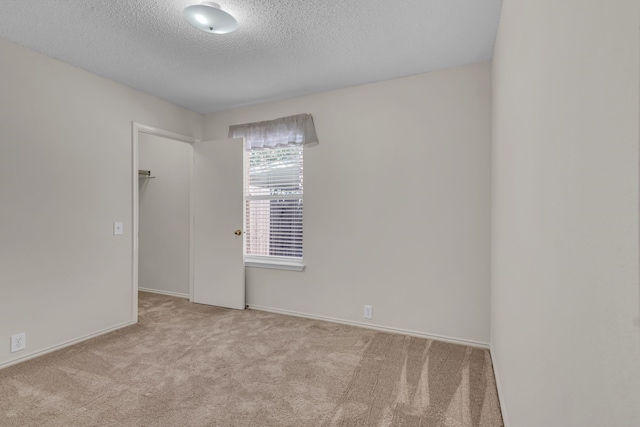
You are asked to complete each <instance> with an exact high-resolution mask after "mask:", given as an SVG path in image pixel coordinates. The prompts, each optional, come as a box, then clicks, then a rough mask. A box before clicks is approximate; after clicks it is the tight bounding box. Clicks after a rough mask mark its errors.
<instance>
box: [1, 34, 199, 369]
mask: <svg viewBox="0 0 640 427" xmlns="http://www.w3.org/2000/svg"><path fill="white" fill-rule="evenodd" d="M0 76H1V77H2V78H0V141H1V142H0V201H1V203H0V223H1V224H2V227H0V365H2V364H6V363H7V362H10V361H12V360H15V359H16V358H19V357H23V356H28V355H30V354H34V353H36V352H39V351H42V350H45V349H47V348H51V347H53V346H57V345H60V344H62V343H64V342H67V341H70V340H75V339H78V338H80V337H83V336H86V335H88V334H92V333H95V332H98V331H101V330H104V329H108V328H112V327H115V326H117V325H121V324H124V323H127V322H131V321H132V318H131V316H132V292H131V289H132V287H131V286H132V285H131V275H132V264H131V259H132V253H131V211H132V178H131V167H132V166H131V122H132V121H137V122H141V123H144V124H147V125H150V126H155V127H159V128H163V129H168V130H171V131H174V132H177V133H181V134H185V135H191V136H195V137H200V132H201V130H202V116H201V115H199V114H196V113H193V112H190V111H187V110H185V109H183V108H179V107H176V106H174V105H172V104H169V103H167V102H165V101H162V100H160V99H157V98H153V97H151V96H148V95H145V94H143V93H141V92H138V91H135V90H132V89H130V88H128V87H125V86H122V85H119V84H116V83H114V82H112V81H109V80H106V79H103V78H100V77H98V76H95V75H93V74H90V73H87V72H85V71H83V70H80V69H78V68H74V67H72V66H69V65H66V64H63V63H61V62H58V61H55V60H53V59H50V58H47V57H45V56H43V55H40V54H38V53H35V52H33V51H30V50H27V49H25V48H23V47H20V46H18V45H15V44H12V43H9V42H6V41H3V40H0ZM113 221H123V222H124V227H125V228H124V229H125V234H124V235H123V236H113V235H112V223H113ZM19 332H26V334H27V349H26V350H25V351H23V352H20V353H9V336H10V335H12V334H16V333H19Z"/></svg>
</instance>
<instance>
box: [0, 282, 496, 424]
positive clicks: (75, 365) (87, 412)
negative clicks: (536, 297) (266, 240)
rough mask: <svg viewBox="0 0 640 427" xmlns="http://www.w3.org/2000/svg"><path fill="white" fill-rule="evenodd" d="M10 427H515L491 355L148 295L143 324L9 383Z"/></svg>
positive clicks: (0, 416)
mask: <svg viewBox="0 0 640 427" xmlns="http://www.w3.org/2000/svg"><path fill="white" fill-rule="evenodd" d="M0 425H2V426H47V427H53V426H65V427H66V426H225V427H227V426H327V427H329V426H416V427H418V426H423V427H424V426H434V427H444V426H452V427H457V426H471V427H478V426H480V427H485V426H492V427H493V426H502V425H503V423H502V419H501V416H500V408H499V403H498V398H497V393H496V386H495V381H494V377H493V370H492V366H491V360H490V357H489V352H488V351H486V350H481V349H475V348H471V347H465V346H459V345H453V344H446V343H442V342H438V341H431V340H425V339H419V338H412V337H407V336H403V335H394V334H387V333H380V332H376V331H372V330H367V329H362V328H356V327H351V326H344V325H339V324H333V323H326V322H321V321H315V320H308V319H300V318H295V317H289V316H281V315H276V314H271V313H265V312H259V311H253V310H245V311H234V310H226V309H221V308H215V307H209V306H203V305H196V304H190V303H189V302H188V301H186V300H182V299H179V298H174V297H167V296H161V295H154V294H149V293H142V292H141V293H140V323H139V324H137V325H135V326H131V327H128V328H126V329H123V330H120V331H117V332H113V333H110V334H108V335H104V336H101V337H98V338H95V339H93V340H90V341H87V342H84V343H81V344H78V345H75V346H72V347H68V348H66V349H63V350H60V351H57V352H55V353H51V354H48V355H45V356H42V357H40V358H37V359H33V360H30V361H27V362H24V363H21V364H18V365H14V366H11V367H9V368H6V369H3V370H0Z"/></svg>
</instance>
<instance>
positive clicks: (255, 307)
mask: <svg viewBox="0 0 640 427" xmlns="http://www.w3.org/2000/svg"><path fill="white" fill-rule="evenodd" d="M247 307H248V308H250V309H252V310H258V311H267V312H269V313H275V314H284V315H285V316H294V317H303V318H305V319H314V320H324V321H326V322H332V323H340V324H342V325H349V326H356V327H359V328H365V329H373V330H375V331H382V332H390V333H393V334H402V335H409V336H411V337H417V338H426V339H430V340H436V341H444V342H448V343H452V344H462V345H466V346H471V347H478V348H483V349H489V348H490V346H489V344H488V343H483V342H478V341H472V340H465V339H461V338H452V337H447V336H444V335H436V334H425V333H423V332H417V331H411V330H408V329H401V328H392V327H388V326H381V325H375V324H371V323H363V322H355V321H353V320H345V319H337V318H335V317H327V316H318V315H315V314H307V313H300V312H297V311H291V310H282V309H279V308H272V307H264V306H261V305H253V304H249V305H247Z"/></svg>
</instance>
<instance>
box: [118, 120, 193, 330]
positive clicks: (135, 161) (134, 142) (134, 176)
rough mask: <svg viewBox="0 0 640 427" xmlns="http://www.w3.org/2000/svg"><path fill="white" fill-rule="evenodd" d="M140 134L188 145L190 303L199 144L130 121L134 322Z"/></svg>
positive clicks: (134, 315) (135, 315)
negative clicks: (194, 175) (194, 163)
mask: <svg viewBox="0 0 640 427" xmlns="http://www.w3.org/2000/svg"><path fill="white" fill-rule="evenodd" d="M141 133H145V134H148V135H152V136H159V137H162V138H168V139H173V140H175V141H178V142H186V143H188V144H189V145H190V146H191V154H190V156H189V157H190V159H189V301H193V266H194V265H193V261H194V238H193V230H194V220H195V218H194V201H193V174H194V165H193V161H194V151H193V143H195V142H201V140H200V139H198V138H194V137H192V136H187V135H181V134H179V133H175V132H171V131H168V130H165V129H160V128H156V127H153V126H147V125H144V124H142V123H138V122H131V159H132V161H131V194H132V200H131V206H132V210H131V253H132V257H131V258H132V260H131V294H132V295H131V301H132V307H131V318H132V319H133V321H134V322H137V321H138V255H139V254H138V251H139V236H138V232H139V217H140V199H139V196H140V195H139V184H138V170H139V169H140V167H139V153H138V151H139V150H138V147H139V141H138V140H139V137H140V134H141Z"/></svg>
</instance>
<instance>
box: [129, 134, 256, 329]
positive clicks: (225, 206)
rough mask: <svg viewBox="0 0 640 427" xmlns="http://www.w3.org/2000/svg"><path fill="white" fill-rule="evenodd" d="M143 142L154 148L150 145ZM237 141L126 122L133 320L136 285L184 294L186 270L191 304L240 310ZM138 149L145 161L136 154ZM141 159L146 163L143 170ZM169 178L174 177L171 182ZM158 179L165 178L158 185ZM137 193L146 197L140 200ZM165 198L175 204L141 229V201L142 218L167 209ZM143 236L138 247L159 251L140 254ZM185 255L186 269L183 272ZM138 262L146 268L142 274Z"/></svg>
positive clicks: (240, 193)
mask: <svg viewBox="0 0 640 427" xmlns="http://www.w3.org/2000/svg"><path fill="white" fill-rule="evenodd" d="M150 147H153V149H151V150H149V149H148V148H150ZM243 147H244V141H243V139H237V138H236V139H226V140H218V141H200V140H198V139H196V138H192V137H188V136H185V135H180V134H176V133H173V132H169V131H166V130H163V129H158V128H153V127H150V126H146V125H142V124H140V123H135V122H134V123H133V125H132V159H133V160H132V171H131V174H132V194H133V200H132V206H133V209H132V252H133V256H132V301H133V304H132V305H133V307H132V315H133V319H137V318H138V290H139V288H142V289H144V290H152V291H156V292H158V293H163V294H168V295H174V296H182V297H186V296H187V294H186V293H185V290H186V289H187V287H186V286H185V285H184V278H185V276H188V279H187V282H188V297H189V300H190V301H191V302H194V303H200V304H208V305H215V306H220V307H227V308H234V309H240V310H242V309H244V308H245V283H244V259H243V236H242V219H243V209H244V202H243V177H242V176H243ZM141 154H143V155H144V156H145V158H144V159H141ZM171 157H176V158H177V159H178V160H177V161H178V163H180V164H182V165H184V163H185V161H186V162H187V163H188V166H187V167H186V168H184V167H177V166H176V164H177V163H176V159H172V158H171ZM153 162H155V165H156V166H154V163H153ZM142 165H145V166H147V167H148V169H142V168H141V166H142ZM154 167H155V169H154ZM172 168H174V169H179V170H177V171H176V170H171V169H172ZM141 169H142V170H141ZM187 169H188V179H187ZM140 177H142V179H140ZM170 178H173V179H174V180H175V181H176V182H170ZM142 181H147V182H142ZM161 181H164V182H163V183H162V184H161ZM187 182H188V185H187V184H186V183H187ZM152 186H153V187H152ZM152 188H153V190H152ZM187 188H188V190H187ZM185 190H186V191H185ZM185 193H186V194H185ZM141 196H142V197H145V200H144V202H143V204H141ZM167 203H176V204H177V206H175V207H171V208H168V209H166V210H167V212H163V213H162V214H161V215H156V218H154V219H153V220H152V221H151V222H152V223H153V224H145V229H144V230H141V227H140V217H141V215H140V214H141V207H142V209H143V210H145V216H146V217H147V218H148V217H151V218H153V217H154V213H157V212H156V211H157V210H162V209H165V208H166V207H167V206H166V204H167ZM187 204H188V208H187V209H185V205H187ZM141 205H142V206H141ZM187 212H188V225H187V221H186V218H187ZM141 231H142V233H141ZM145 235H147V236H150V237H149V241H148V242H145V243H144V244H145V245H149V246H152V245H154V244H157V245H158V246H164V249H163V248H155V247H149V248H146V249H145V252H144V253H143V254H142V256H141V253H140V237H141V236H142V237H144V236H145ZM187 242H188V245H187ZM173 246H175V247H173ZM147 249H149V250H148V251H147ZM186 253H188V273H186V274H185V266H186V265H187V261H186V260H187V257H186ZM172 258H176V259H172ZM163 260H164V261H163ZM141 261H142V262H143V263H144V269H145V270H144V271H142V274H140V273H141V271H140V267H141V264H140V263H141ZM163 262H167V264H168V265H169V266H171V265H173V266H174V268H177V269H178V270H180V271H179V272H177V274H173V273H174V272H173V271H172V270H171V268H168V269H167V268H165V267H166V266H163V265H162V263H163ZM176 266H179V267H176ZM140 279H142V280H149V281H155V282H156V283H154V284H153V285H150V284H148V283H142V282H140ZM140 284H142V286H140Z"/></svg>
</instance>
